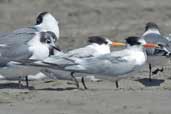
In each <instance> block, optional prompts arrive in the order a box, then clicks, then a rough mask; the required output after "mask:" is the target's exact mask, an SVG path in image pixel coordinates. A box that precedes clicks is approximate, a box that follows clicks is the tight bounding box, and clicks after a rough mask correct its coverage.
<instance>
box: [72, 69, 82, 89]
mask: <svg viewBox="0 0 171 114" xmlns="http://www.w3.org/2000/svg"><path fill="white" fill-rule="evenodd" d="M74 73H75V72H71V77H72V78H73V79H74V81H75V84H76V86H77V88H80V86H79V82H78V80H77V79H76V78H75V76H74Z"/></svg>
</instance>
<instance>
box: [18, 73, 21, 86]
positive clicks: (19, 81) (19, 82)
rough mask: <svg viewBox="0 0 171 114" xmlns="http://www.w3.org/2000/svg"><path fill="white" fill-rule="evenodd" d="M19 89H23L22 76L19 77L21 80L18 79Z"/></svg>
mask: <svg viewBox="0 0 171 114" xmlns="http://www.w3.org/2000/svg"><path fill="white" fill-rule="evenodd" d="M18 88H19V89H21V76H19V79H18Z"/></svg>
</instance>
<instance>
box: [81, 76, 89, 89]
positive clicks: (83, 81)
mask: <svg viewBox="0 0 171 114" xmlns="http://www.w3.org/2000/svg"><path fill="white" fill-rule="evenodd" d="M81 82H82V84H83V86H84V89H88V88H87V86H86V84H85V80H84V77H81Z"/></svg>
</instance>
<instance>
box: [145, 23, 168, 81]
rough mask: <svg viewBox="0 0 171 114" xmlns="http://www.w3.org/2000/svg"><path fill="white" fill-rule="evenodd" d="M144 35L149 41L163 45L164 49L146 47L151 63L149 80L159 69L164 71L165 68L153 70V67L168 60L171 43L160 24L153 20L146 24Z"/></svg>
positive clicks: (148, 60) (148, 61)
mask: <svg viewBox="0 0 171 114" xmlns="http://www.w3.org/2000/svg"><path fill="white" fill-rule="evenodd" d="M142 37H143V38H144V40H145V41H146V42H147V43H155V44H159V45H160V46H162V49H158V48H157V49H155V48H153V49H146V52H147V55H148V59H147V63H148V64H149V81H151V76H152V74H157V73H158V72H159V71H160V72H163V70H164V69H163V68H161V69H159V68H158V69H156V70H154V71H152V67H154V66H156V65H163V64H166V63H167V62H168V57H167V56H169V55H170V52H171V44H170V41H169V40H168V39H166V38H164V37H163V36H162V34H161V33H160V30H159V27H158V25H157V24H155V23H153V22H148V23H147V24H146V27H145V32H144V34H143V35H142Z"/></svg>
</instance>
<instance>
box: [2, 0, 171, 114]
mask: <svg viewBox="0 0 171 114" xmlns="http://www.w3.org/2000/svg"><path fill="white" fill-rule="evenodd" d="M42 11H49V12H51V13H52V14H53V15H54V16H55V17H56V18H57V19H58V20H59V25H60V31H61V38H60V40H59V44H60V46H61V47H62V49H63V50H64V51H67V50H70V49H74V48H78V47H81V46H85V45H87V37H88V36H91V35H102V36H106V37H109V38H110V39H111V40H113V41H123V39H124V38H126V37H127V36H130V35H141V34H142V33H143V32H144V26H145V24H146V23H147V22H149V21H153V22H156V23H157V24H158V25H159V27H160V28H161V32H162V33H163V34H168V33H171V1H170V0H129V1H128V0H84V1H83V0H56V1H52V0H41V1H40V0H36V1H34V0H29V1H26V0H25V1H24V0H2V1H0V15H1V16H0V32H10V31H12V30H14V29H17V28H20V27H26V26H31V25H32V24H34V23H35V18H36V16H37V15H38V14H39V13H40V12H42ZM164 69H165V70H164V72H163V73H159V74H157V75H155V76H153V80H152V82H149V81H148V79H147V78H148V66H147V65H145V66H144V68H143V69H141V70H140V71H138V72H136V73H131V74H127V75H125V76H128V78H125V79H122V80H120V81H119V85H120V88H119V89H116V87H115V83H114V82H113V81H112V80H109V79H108V80H103V81H101V82H92V81H86V83H87V86H88V88H89V89H88V90H84V89H76V87H75V85H71V84H69V82H72V81H71V80H70V76H69V73H67V72H62V71H55V72H56V74H55V75H60V76H66V77H67V78H69V79H68V80H52V79H45V80H37V81H30V85H31V86H33V87H34V89H31V90H27V89H24V88H23V89H18V84H17V81H9V80H1V81H0V114H124V113H126V114H161V113H163V114H170V113H171V108H170V107H171V63H168V64H166V65H165V66H164ZM23 71H24V70H23ZM20 72H21V71H20ZM29 72H32V71H29ZM12 73H14V74H17V72H12ZM78 75H82V74H78ZM24 85H25V84H24V83H23V86H24ZM81 88H83V87H82V86H81Z"/></svg>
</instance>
